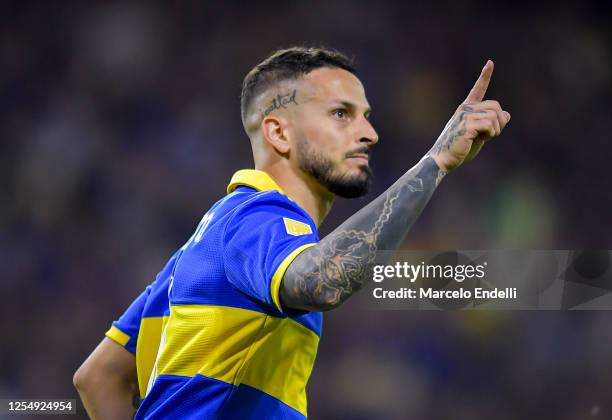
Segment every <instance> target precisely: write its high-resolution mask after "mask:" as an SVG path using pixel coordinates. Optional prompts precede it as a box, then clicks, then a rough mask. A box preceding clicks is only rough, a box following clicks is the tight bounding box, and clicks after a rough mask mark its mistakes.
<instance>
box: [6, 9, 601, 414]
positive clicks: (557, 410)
mask: <svg viewBox="0 0 612 420" xmlns="http://www.w3.org/2000/svg"><path fill="white" fill-rule="evenodd" d="M606 3H607V2H577V1H576V2H573V3H563V2H559V3H554V4H553V3H551V4H548V5H547V4H545V3H538V2H535V3H534V4H532V5H523V6H512V5H511V4H510V3H496V4H491V3H480V2H476V1H462V2H451V1H448V2H443V3H437V4H434V3H426V2H418V3H415V4H412V2H401V1H395V2H374V3H372V2H367V3H366V2H351V1H347V0H341V1H332V2H326V1H314V2H311V3H309V4H308V5H306V4H304V3H301V2H269V3H267V2H260V1H256V2H224V3H221V2H219V3H216V2H197V1H186V2H178V3H172V4H171V3H166V2H157V3H153V2H142V3H136V2H128V3H124V2H116V3H115V2H108V1H93V2H61V3H58V2H17V1H8V2H3V4H2V5H1V6H0V202H1V203H2V204H1V205H0V263H1V266H2V273H1V274H0V301H1V302H2V304H1V305H0V331H1V337H0V398H11V397H15V398H35V397H38V398H43V397H46V398H76V392H75V391H74V389H73V388H72V373H73V372H74V371H75V370H76V368H77V367H78V366H79V364H80V363H81V362H82V361H83V360H84V358H85V357H86V356H87V355H88V354H89V352H91V350H92V349H93V348H94V347H95V346H96V344H97V343H98V342H99V341H100V340H101V339H102V337H103V334H104V332H105V330H106V329H107V328H108V327H109V325H110V323H111V321H112V320H113V319H115V318H117V317H118V316H119V315H120V314H121V313H122V311H123V310H124V308H125V307H126V306H127V305H128V304H129V303H130V302H131V300H132V299H133V298H134V297H135V296H137V295H138V294H139V292H140V291H141V290H142V289H143V288H144V287H145V286H146V285H147V284H148V283H149V282H150V281H152V280H153V278H154V276H155V274H156V273H157V271H158V270H159V269H161V268H162V267H163V265H164V264H165V262H166V259H167V258H168V257H169V256H170V255H171V254H172V253H173V252H174V250H175V249H176V248H178V247H180V246H181V245H182V244H183V242H184V241H185V240H186V239H187V238H188V237H189V236H190V235H191V233H192V231H193V229H194V228H195V226H196V225H197V222H198V221H199V220H200V218H201V216H202V215H203V213H204V212H205V211H206V210H207V208H208V207H209V206H211V205H212V204H213V203H214V202H215V201H216V200H217V199H219V197H221V196H222V195H223V194H224V192H225V187H226V185H227V183H228V181H229V178H230V177H231V175H232V173H233V172H234V171H236V170H238V169H241V168H248V167H252V157H251V151H250V145H249V140H248V138H247V137H246V135H245V134H244V132H243V130H242V126H241V122H240V113H239V95H240V88H241V81H242V78H243V77H244V75H245V74H246V72H247V71H248V70H249V69H250V68H251V67H252V66H254V65H255V64H257V63H258V62H259V61H261V60H262V59H263V58H265V57H266V56H267V55H268V54H269V53H270V52H271V51H273V50H274V49H276V48H278V47H285V46H289V45H295V44H304V43H305V44H308V45H326V46H329V47H334V48H337V49H339V50H341V51H343V52H345V53H347V54H349V55H350V56H354V57H355V63H356V66H357V69H358V73H359V76H360V78H361V80H362V81H363V83H364V85H365V88H366V94H367V96H368V99H369V101H370V103H371V105H372V107H373V114H372V121H373V124H374V126H375V128H376V129H377V130H378V133H379V135H380V138H381V141H380V143H379V144H378V146H377V147H376V149H375V151H374V155H373V167H374V172H375V175H376V180H375V184H374V188H373V191H372V192H371V193H370V195H368V197H366V198H365V199H360V200H353V201H346V200H338V202H337V203H336V207H335V208H334V210H333V211H332V214H331V215H330V217H329V218H328V220H326V222H325V223H324V225H323V226H322V227H321V236H323V235H325V234H326V233H328V232H330V231H331V230H332V229H333V228H334V227H335V226H337V225H338V224H339V223H340V222H341V221H342V220H344V219H345V218H346V217H348V216H350V215H351V214H352V213H354V212H355V211H356V210H357V209H358V208H360V207H361V206H363V205H364V204H365V203H366V202H367V201H368V200H370V199H372V198H373V197H375V195H376V194H378V193H381V192H382V191H384V189H385V188H386V187H387V186H389V185H390V184H391V183H392V182H393V181H394V180H395V179H396V178H397V177H399V176H400V175H401V174H402V173H403V172H404V171H406V170H407V169H409V168H410V167H411V166H412V165H413V164H415V163H416V162H417V161H418V160H419V159H420V157H421V156H422V155H423V154H424V153H425V152H426V151H427V150H428V149H429V147H431V145H432V144H433V142H434V141H435V139H436V138H437V136H438V134H439V133H440V131H441V129H442V128H443V127H444V124H445V123H446V121H447V119H448V118H449V117H450V116H451V115H452V113H453V112H454V109H455V108H456V107H457V105H458V104H459V103H460V102H461V101H462V100H463V99H464V97H465V95H467V92H468V91H469V89H470V87H471V85H472V83H473V81H474V80H475V79H476V77H477V75H478V73H479V71H480V69H481V68H482V66H483V65H484V63H485V61H486V60H487V59H492V60H494V62H495V71H494V74H493V79H492V83H491V86H490V89H489V94H488V97H489V98H493V99H498V100H499V101H500V102H501V103H502V105H503V107H504V108H505V109H507V110H509V111H510V113H511V114H512V121H511V122H510V124H509V126H508V127H507V129H506V130H505V132H504V133H503V134H502V136H501V137H499V138H497V139H494V140H493V141H492V142H491V144H488V145H487V146H486V147H485V148H484V150H483V152H482V153H481V155H480V156H479V157H478V158H477V159H476V160H475V161H473V162H471V163H469V164H466V165H465V167H462V168H460V169H459V170H458V171H457V172H456V173H453V174H451V175H450V176H448V177H447V178H446V179H445V180H444V182H443V183H442V185H441V186H440V188H439V190H438V191H437V193H436V195H435V197H434V198H433V200H432V202H431V203H430V205H429V206H428V208H427V209H426V210H425V212H424V214H423V216H422V217H421V219H420V220H419V221H418V223H417V225H416V226H415V228H414V230H413V232H412V233H411V234H410V235H409V236H408V238H407V239H406V242H405V244H404V247H405V248H406V249H503V248H523V249H581V248H603V249H608V248H611V247H612V246H611V244H612V229H610V215H611V214H612V194H611V189H610V185H611V181H612V176H611V175H610V172H609V167H610V164H609V159H610V156H611V155H612V153H611V152H612V143H611V142H610V134H609V133H610V122H611V119H612V33H611V29H610V28H612V13H611V10H612V9H611V8H610V7H609V5H607V4H606ZM611 309H612V308H611ZM611 321H612V313H608V312H580V313H572V312H538V313H536V312H516V313H511V312H491V313H482V312H470V313H466V312H462V313H458V312H417V311H413V312H407V311H404V312H394V311H366V310H364V309H363V308H361V307H359V306H358V305H356V304H355V303H352V302H349V303H347V304H346V305H345V306H344V307H342V308H340V309H338V310H336V311H333V312H331V313H328V314H326V321H325V324H324V336H323V340H322V342H321V346H320V350H319V356H318V361H317V363H316V365H315V370H314V373H313V376H312V379H311V381H310V384H309V396H310V399H309V413H310V417H311V418H313V419H351V420H360V419H363V420H366V419H408V418H410V419H458V420H462V419H481V418H482V419H484V418H486V419H500V420H506V419H563V420H565V419H567V420H569V419H595V418H602V419H604V418H612V404H610V393H611V392H612V362H611V361H610V357H609V354H610V352H611V349H612V328H610V326H609V325H610V322H611ZM81 413H82V412H81Z"/></svg>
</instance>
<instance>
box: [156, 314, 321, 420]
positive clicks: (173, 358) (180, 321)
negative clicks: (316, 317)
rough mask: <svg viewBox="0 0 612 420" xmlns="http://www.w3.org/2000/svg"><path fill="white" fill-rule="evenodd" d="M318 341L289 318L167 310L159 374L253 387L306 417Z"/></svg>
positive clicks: (316, 337) (308, 330)
mask: <svg viewBox="0 0 612 420" xmlns="http://www.w3.org/2000/svg"><path fill="white" fill-rule="evenodd" d="M318 343H319V337H318V336H317V335H316V334H315V333H314V332H313V331H311V330H310V329H308V328H306V327H304V326H303V325H301V324H299V323H298V322H296V321H293V320H292V319H290V318H276V317H271V316H269V315H266V314H264V313H260V312H256V311H250V310H246V309H239V308H231V307H225V306H209V305H177V306H172V307H171V308H170V318H169V319H168V325H167V328H166V341H165V344H164V347H163V349H162V351H161V354H160V355H159V360H158V365H157V366H158V372H159V374H160V375H164V374H166V375H181V376H194V375H195V374H201V375H204V376H207V377H209V378H214V379H217V380H221V381H224V382H227V383H230V384H233V385H236V386H237V385H240V384H241V383H244V384H246V385H249V386H252V387H254V388H257V389H259V390H261V391H263V392H265V393H267V394H269V395H272V396H273V397H275V398H278V399H279V400H281V401H283V402H284V403H285V404H287V405H289V406H290V407H293V408H294V409H296V410H298V411H299V412H301V413H302V414H304V415H306V392H305V388H306V383H307V382H308V378H309V377H310V373H311V371H312V367H313V364H314V359H315V356H316V351H317V346H318Z"/></svg>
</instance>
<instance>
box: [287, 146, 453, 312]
mask: <svg viewBox="0 0 612 420" xmlns="http://www.w3.org/2000/svg"><path fill="white" fill-rule="evenodd" d="M444 175H445V173H444V172H443V171H441V170H440V169H439V168H438V165H437V164H436V163H435V161H434V160H433V159H431V157H429V156H426V157H425V158H423V159H422V160H421V161H420V162H419V163H418V164H417V165H416V166H415V167H413V168H412V169H411V170H410V171H408V172H407V173H406V174H405V175H404V176H402V177H401V178H400V179H399V180H398V181H397V182H396V183H395V184H393V185H392V186H391V187H390V188H389V189H388V190H387V191H385V192H384V193H383V194H382V195H380V196H379V197H378V198H376V199H375V200H374V201H372V202H371V203H370V204H368V205H367V206H366V207H364V208H363V209H361V210H360V211H359V212H357V213H356V214H355V215H353V216H352V217H351V218H349V219H348V220H347V221H346V222H344V223H343V224H342V225H341V226H340V227H338V228H337V229H336V230H334V231H333V232H332V233H330V234H329V235H328V236H327V237H325V238H324V239H323V240H321V241H320V242H319V243H318V244H317V245H316V246H314V247H312V248H309V249H307V250H305V251H304V252H302V253H301V254H300V255H299V256H298V257H297V258H296V259H295V260H294V261H293V263H292V264H291V265H290V266H289V268H288V269H287V271H286V272H285V276H284V278H283V281H282V283H281V290H280V295H281V301H282V304H283V305H284V306H287V307H291V308H297V309H308V310H327V309H331V308H334V307H336V306H338V305H339V304H341V303H342V302H344V301H345V300H346V299H348V298H349V297H350V296H351V295H352V294H353V293H354V292H356V291H357V290H359V289H360V288H361V287H362V286H363V285H364V284H365V282H366V281H367V280H368V279H370V278H371V272H372V268H373V266H374V264H375V260H376V256H377V253H376V252H377V251H378V250H394V249H396V248H397V247H398V246H399V245H400V244H401V242H402V241H403V239H404V237H405V235H406V233H407V232H408V231H409V230H410V228H411V227H412V225H413V224H414V222H415V221H416V219H417V218H418V217H419V215H420V214H421V211H422V210H423V208H424V207H425V205H426V204H427V202H428V201H429V199H430V197H431V195H432V194H433V192H434V190H435V188H436V187H437V185H438V184H439V183H440V181H441V180H442V178H443V177H444Z"/></svg>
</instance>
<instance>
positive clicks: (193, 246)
mask: <svg viewBox="0 0 612 420" xmlns="http://www.w3.org/2000/svg"><path fill="white" fill-rule="evenodd" d="M492 72H493V63H492V62H490V61H488V62H487V63H486V64H485V66H484V68H483V69H482V72H481V74H480V76H479V78H478V80H477V81H476V83H475V85H474V87H473V88H472V90H471V91H470V93H469V94H468V96H467V98H466V99H465V101H464V102H463V103H462V104H461V105H460V106H459V107H458V108H457V111H456V112H455V113H454V115H453V116H452V117H451V119H450V121H449V122H448V124H447V125H446V127H445V128H444V130H443V131H442V134H441V135H440V137H439V138H438V140H437V141H436V142H435V143H434V145H433V147H432V148H431V150H430V151H429V152H428V153H427V154H426V155H425V156H424V157H423V158H422V159H421V160H420V161H419V162H418V163H417V164H416V165H415V166H414V167H413V168H412V169H410V170H409V171H408V172H407V173H406V174H405V175H403V176H402V177H401V178H400V179H399V180H398V181H397V182H395V183H394V184H393V185H392V186H391V187H390V188H389V189H388V190H387V191H385V192H384V193H383V194H382V195H380V196H379V197H378V198H376V199H375V200H373V201H372V202H371V203H370V204H368V205H367V206H365V207H364V208H363V209H361V210H360V211H359V212H357V213H356V214H355V215H353V216H352V217H350V218H349V219H348V220H346V221H345V222H344V223H343V224H342V225H341V226H340V227H338V228H337V229H336V230H334V231H333V232H332V233H330V234H329V235H328V236H327V237H325V238H323V239H322V240H319V238H318V234H317V226H319V225H320V223H321V222H322V221H323V220H324V218H325V217H326V216H327V214H328V212H329V211H330V209H331V206H332V204H333V201H334V198H335V197H336V196H341V197H346V198H352V197H359V196H362V195H364V194H365V193H366V192H367V191H368V188H369V186H370V183H371V177H372V173H371V170H370V167H369V157H370V153H371V150H372V148H373V147H374V145H375V144H376V143H377V142H378V136H377V134H376V131H375V130H374V128H373V127H372V125H371V123H370V121H369V116H370V106H369V104H368V101H367V99H366V96H365V92H364V88H363V86H362V84H361V82H360V81H359V79H358V78H357V76H356V75H355V69H354V68H353V66H352V63H351V62H350V61H349V60H348V59H347V58H346V57H345V56H344V55H342V54H340V53H338V52H335V51H330V50H326V49H320V48H301V47H294V48H289V49H286V50H280V51H277V52H275V53H274V54H273V55H272V56H270V57H269V58H267V59H266V60H264V61H263V62H262V63H260V64H258V65H257V66H256V67H255V68H254V69H253V70H251V71H250V72H249V74H247V76H246V78H245V80H244V83H243V90H242V100H241V114H242V121H243V125H244V128H245V130H246V132H247V134H248V136H249V138H250V140H251V146H252V149H253V156H254V160H255V167H256V169H255V170H241V171H238V172H237V173H236V174H235V175H234V176H233V178H232V180H231V181H230V184H229V186H228V195H227V196H225V197H224V198H223V199H221V200H220V201H218V202H217V203H216V204H214V205H213V206H212V208H211V209H210V210H209V211H208V212H207V213H206V214H205V215H204V217H203V219H202V221H201V222H200V224H199V225H198V227H197V229H196V231H195V233H194V234H193V236H192V237H191V238H190V239H189V240H188V241H187V243H186V244H185V245H183V247H182V248H181V249H180V250H179V251H178V252H177V254H175V256H174V257H173V259H172V260H171V262H170V263H169V264H168V265H167V268H168V270H169V271H168V272H169V273H170V274H169V284H168V290H167V292H168V294H167V296H168V310H167V312H165V313H167V322H165V323H164V324H163V333H162V335H161V342H160V344H159V351H158V352H157V357H156V360H155V362H154V365H153V367H152V371H151V372H150V375H149V372H146V375H148V376H150V380H149V385H148V388H147V391H146V398H145V399H144V400H143V402H142V404H141V406H140V408H139V410H138V412H137V413H136V418H167V417H169V418H174V417H183V418H215V419H250V418H253V419H260V418H266V419H273V418H283V419H303V418H305V417H306V415H307V410H306V394H305V387H306V383H307V381H308V378H309V376H310V373H311V370H312V367H313V363H314V359H315V355H316V350H317V345H318V341H319V337H320V335H321V326H322V314H321V312H323V311H327V310H330V309H334V308H336V307H338V306H339V305H341V304H342V303H343V302H344V301H345V300H347V299H348V298H350V297H351V296H352V295H353V293H355V292H356V291H358V290H359V289H360V288H361V287H362V286H363V285H364V284H365V283H366V282H367V281H368V280H369V279H371V270H372V267H373V265H374V263H375V260H376V258H377V255H376V253H377V251H378V250H393V249H396V248H397V247H398V246H399V245H400V244H401V242H402V241H403V238H404V237H405V235H406V233H407V232H408V230H409V229H410V228H411V226H412V225H413V224H414V222H415V221H416V219H417V218H418V216H419V215H420V213H421V211H422V210H423V208H424V207H425V205H426V204H427V202H428V201H429V199H430V197H431V196H432V194H433V192H434V190H435V189H436V187H437V186H438V184H439V183H440V182H441V180H442V179H443V178H444V176H445V175H446V174H447V173H448V172H450V171H452V170H454V169H455V168H457V167H458V166H459V165H461V164H462V163H463V162H464V161H466V160H468V159H471V158H473V157H475V156H476V154H477V153H478V152H479V151H480V149H481V148H482V146H483V144H484V142H486V141H487V140H489V139H491V138H493V137H495V136H498V135H499V134H500V133H501V131H502V130H503V129H504V127H505V126H506V124H507V123H508V122H509V120H510V114H509V113H508V112H506V111H504V110H503V109H502V108H501V106H500V104H499V103H498V102H496V101H491V100H484V95H485V93H486V90H487V87H488V84H489V81H490V79H491V75H492ZM158 279H159V277H158ZM162 319H163V318H162ZM162 322H163V321H162ZM120 324H121V319H120V320H119V322H118V323H116V325H115V327H116V328H117V329H118V330H120V331H121V325H120ZM141 325H144V324H141ZM141 328H142V327H141ZM124 333H125V332H124ZM142 333H143V331H142V330H141V331H140V334H142ZM110 335H111V336H110V340H109V341H112V340H115V341H118V342H119V344H121V341H125V340H128V342H129V340H130V339H131V336H130V334H128V333H125V336H124V337H122V336H121V335H120V334H115V336H113V333H112V332H111V333H110ZM137 340H138V341H140V340H141V337H140V335H138V338H137ZM108 344H111V343H108ZM112 344H115V343H112ZM139 345H140V344H139ZM116 350H117V351H119V350H121V351H123V352H126V350H125V349H122V348H120V347H119V348H117V349H116ZM96 351H97V350H96ZM137 351H138V350H137ZM94 354H95V352H94ZM92 356H93V355H92ZM86 363H87V362H86ZM132 363H133V362H132ZM127 365H129V363H126V366H127ZM133 365H134V364H132V366H131V369H133ZM89 370H90V371H91V369H89ZM77 373H78V372H77ZM142 373H143V374H145V373H144V372H142ZM138 375H139V376H140V375H141V372H140V371H139V372H138ZM84 376H88V375H84ZM132 378H133V374H132ZM77 382H78V381H77ZM84 382H86V381H84ZM80 392H81V395H82V396H83V394H86V395H85V396H84V397H83V399H84V401H85V404H86V406H87V404H88V403H87V400H89V399H90V398H91V400H92V401H93V400H94V399H96V397H95V391H93V392H83V391H80ZM90 412H91V410H90Z"/></svg>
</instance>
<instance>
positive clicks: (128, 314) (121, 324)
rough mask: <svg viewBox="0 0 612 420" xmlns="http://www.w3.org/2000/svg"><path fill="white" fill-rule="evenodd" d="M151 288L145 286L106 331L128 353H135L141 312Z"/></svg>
mask: <svg viewBox="0 0 612 420" xmlns="http://www.w3.org/2000/svg"><path fill="white" fill-rule="evenodd" d="M151 288H152V285H149V286H147V288H146V289H145V290H144V292H142V293H141V294H140V295H139V296H138V297H137V298H136V299H135V300H134V301H133V302H132V304H131V305H130V306H129V307H128V308H127V310H126V311H125V312H124V313H123V315H121V317H120V318H119V319H118V320H117V321H115V322H113V325H112V326H111V327H110V329H109V330H108V331H107V332H106V336H107V337H108V338H110V339H111V340H113V341H115V342H116V343H118V344H120V345H122V346H123V347H125V349H126V350H127V351H129V352H130V353H134V354H136V344H137V342H138V333H139V331H140V321H141V319H142V312H143V310H144V307H145V304H146V303H147V299H148V297H149V294H150V293H151Z"/></svg>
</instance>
